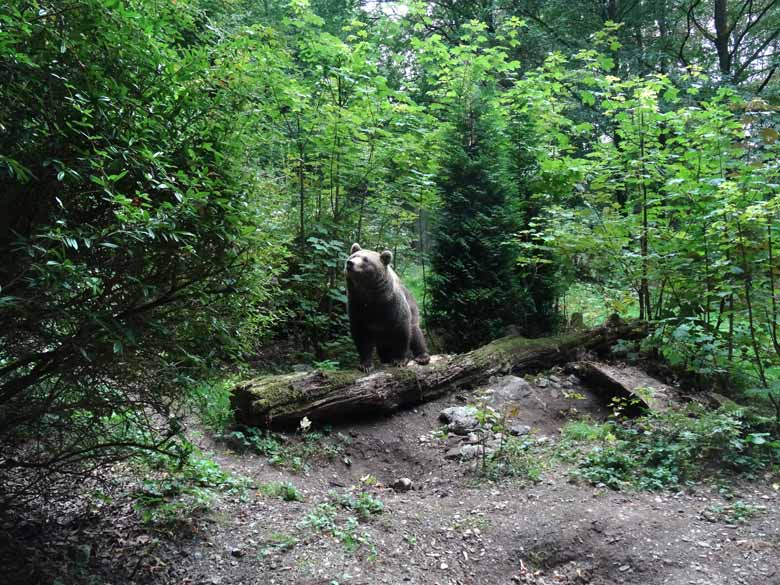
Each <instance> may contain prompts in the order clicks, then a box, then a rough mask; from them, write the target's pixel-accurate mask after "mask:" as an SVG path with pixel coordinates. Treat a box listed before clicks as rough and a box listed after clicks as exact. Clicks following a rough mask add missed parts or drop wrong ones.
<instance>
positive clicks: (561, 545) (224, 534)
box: [0, 382, 780, 585]
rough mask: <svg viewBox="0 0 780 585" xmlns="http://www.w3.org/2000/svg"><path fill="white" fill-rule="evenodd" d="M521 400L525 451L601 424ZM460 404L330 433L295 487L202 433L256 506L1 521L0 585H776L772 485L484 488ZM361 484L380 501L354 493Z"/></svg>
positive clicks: (466, 397) (778, 526)
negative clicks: (459, 451)
mask: <svg viewBox="0 0 780 585" xmlns="http://www.w3.org/2000/svg"><path fill="white" fill-rule="evenodd" d="M543 385H544V384H543ZM532 388H533V391H532V392H531V394H530V395H529V396H528V397H527V398H526V399H525V400H523V401H522V403H521V404H519V405H518V407H519V408H518V411H517V420H518V422H521V423H522V424H526V425H528V426H530V427H532V429H533V431H532V434H533V435H534V436H535V437H537V440H538V438H539V437H548V439H547V440H548V441H549V442H551V443H554V442H555V441H557V440H558V438H559V429H560V427H561V426H562V425H563V424H564V423H565V422H566V421H567V420H569V419H571V418H574V417H579V416H583V415H584V414H588V415H589V416H591V417H592V418H596V419H599V418H603V417H604V416H606V410H605V408H604V407H603V405H601V404H600V403H599V400H598V398H597V397H596V395H594V394H592V393H591V392H590V391H589V390H587V389H586V388H582V387H573V386H572V385H571V384H569V383H567V382H562V384H560V385H557V384H553V385H546V387H543V388H542V387H538V386H533V387H532ZM471 399H472V396H471V395H470V394H468V393H465V392H464V393H462V394H461V395H452V396H449V397H446V398H443V399H440V400H438V401H436V402H431V403H428V404H425V405H423V406H421V407H419V408H417V409H414V410H408V411H404V412H400V413H397V414H396V415H394V416H392V417H389V418H383V419H380V420H373V421H355V422H354V423H353V424H348V425H344V426H342V427H339V428H335V429H333V431H332V432H333V433H334V434H335V433H338V432H340V433H343V434H344V435H346V436H349V437H350V442H349V445H348V446H347V447H346V450H345V451H344V452H343V453H340V454H338V455H337V456H336V457H333V458H332V460H329V459H328V458H327V457H313V458H312V460H311V461H309V462H308V470H307V471H304V472H300V473H294V472H292V471H289V470H284V469H280V468H278V467H275V466H273V465H271V464H269V463H268V461H267V458H266V457H262V456H258V455H252V454H238V453H235V452H233V451H231V450H230V449H228V448H227V447H226V446H225V445H222V444H217V443H215V442H214V441H213V440H211V438H210V437H209V436H208V435H207V434H205V433H204V434H203V435H202V436H201V437H200V439H199V442H200V443H201V447H202V448H203V450H204V452H205V453H206V454H207V455H210V456H211V457H213V458H214V459H215V460H217V461H218V462H219V463H220V465H222V467H223V468H224V469H227V470H230V471H231V472H233V473H235V474H238V475H242V476H245V477H247V478H249V479H250V480H251V483H252V485H253V486H254V487H253V488H252V489H249V490H248V491H246V492H245V493H244V494H243V495H242V496H240V497H239V496H238V495H235V494H221V495H220V496H219V497H218V498H217V499H216V501H215V502H214V504H213V505H212V507H211V509H210V511H209V512H207V513H205V514H204V515H202V516H200V517H198V518H195V519H192V520H191V521H190V522H188V523H187V524H186V525H184V526H178V527H168V528H161V527H150V526H146V525H143V524H141V523H140V521H139V520H138V516H137V514H136V513H135V512H134V511H133V510H132V508H131V505H130V502H129V501H128V500H127V499H126V498H125V499H123V498H121V497H117V498H116V499H115V500H114V501H112V502H110V503H106V504H105V505H104V506H102V507H99V508H97V509H95V508H94V505H93V506H92V508H90V510H88V511H87V513H85V512H84V510H83V509H81V510H80V511H79V512H78V513H75V512H73V513H69V512H68V511H67V510H63V509H61V508H52V509H50V510H46V512H47V513H46V514H42V513H40V512H41V511H40V510H38V512H39V513H38V515H37V516H36V515H35V514H28V515H26V516H24V517H15V518H4V519H3V520H2V522H3V523H2V525H0V563H2V565H1V566H2V567H3V568H0V583H8V584H9V585H10V584H13V583H25V584H26V583H30V584H33V583H62V584H63V585H64V584H67V583H71V582H73V583H96V584H97V583H112V584H113V583H138V584H141V583H144V584H145V583H149V584H162V583H166V584H167V583H180V584H193V585H195V584H204V585H337V584H338V585H345V584H353V585H359V584H361V585H362V584H365V585H369V584H388V585H390V584H392V585H403V584H407V583H408V584H413V585H468V584H485V585H488V584H489V585H502V584H507V585H510V584H513V583H529V584H536V585H548V584H562V585H608V584H610V585H611V584H626V585H629V584H630V585H656V584H657V585H661V584H669V585H694V584H695V585H699V584H700V585H737V584H740V585H772V584H780V554H778V553H780V508H779V507H778V505H777V503H778V498H779V495H778V491H777V489H776V484H774V483H773V482H774V481H775V479H776V478H774V477H772V476H769V475H767V476H764V477H762V478H760V479H757V480H754V481H746V480H745V479H736V478H734V479H733V480H731V481H729V482H728V484H726V483H724V480H723V479H722V478H721V479H718V480H715V479H713V480H712V481H710V482H703V483H701V484H697V485H694V486H691V487H690V488H689V489H686V490H685V491H683V492H661V493H642V492H615V491H612V490H609V489H606V488H600V487H596V486H592V485H590V484H586V483H582V482H576V481H574V480H572V478H571V475H570V473H569V471H570V470H569V469H567V468H566V466H565V465H564V464H562V463H560V462H554V461H542V462H541V463H542V464H543V471H542V474H541V478H540V480H539V481H538V482H532V481H529V480H527V479H525V480H523V479H511V478H510V479H506V480H502V481H499V482H491V481H487V480H485V479H480V478H479V477H477V476H476V475H475V473H474V472H473V469H472V467H473V462H459V461H453V460H447V459H445V458H444V454H445V452H446V451H447V449H448V448H450V447H452V446H453V445H454V444H456V443H458V442H459V441H460V438H456V437H449V438H444V439H442V438H437V437H435V436H434V434H433V432H434V431H436V430H438V429H440V428H441V423H440V422H439V421H438V413H439V412H440V411H441V410H442V409H443V408H445V407H447V406H452V405H463V404H464V403H466V402H467V401H470V400H471ZM291 440H294V439H291ZM367 476H372V477H373V478H376V480H377V481H378V484H376V485H366V483H367V482H368V483H369V484H370V483H372V481H371V480H370V479H368V478H367ZM401 477H408V478H409V479H411V480H412V482H413V488H412V489H411V490H410V491H406V492H396V491H394V490H393V489H391V488H390V487H387V486H390V485H391V484H392V483H393V482H394V481H395V480H396V479H398V478H401ZM269 482H290V483H292V484H293V485H295V486H296V488H297V489H298V490H299V492H300V493H301V494H302V495H303V501H293V502H285V501H283V500H282V499H280V498H278V497H274V496H268V495H264V494H263V493H262V491H261V490H260V489H259V488H260V486H262V485H264V484H268V483H269ZM359 491H365V492H368V493H370V494H371V495H372V496H373V497H374V498H378V499H379V500H381V501H382V502H383V504H384V510H383V512H382V513H381V514H376V515H372V516H371V517H370V518H369V519H367V520H360V521H359V523H358V524H357V526H356V528H352V529H349V527H348V522H349V520H348V518H350V517H352V518H355V517H356V516H355V513H354V512H353V511H350V510H348V509H341V508H339V509H338V513H337V517H336V519H335V522H336V525H337V526H339V527H341V528H342V529H343V533H344V534H357V535H358V538H357V542H354V541H351V540H350V539H349V538H347V539H346V540H347V542H344V538H341V539H340V538H339V537H338V536H339V535H338V534H337V535H334V534H333V533H332V531H328V530H325V531H321V530H318V529H316V528H314V527H313V526H312V525H311V522H308V523H307V521H306V518H307V515H309V514H311V513H312V512H315V513H316V512H317V509H318V505H319V504H321V503H325V502H332V501H333V496H332V494H333V493H334V492H335V493H336V494H348V493H356V492H359ZM735 501H740V502H743V503H744V504H746V505H748V506H755V507H756V508H755V509H757V510H759V511H760V512H759V513H758V514H757V515H756V516H754V517H752V518H747V519H744V520H743V521H739V522H736V521H735V520H734V519H733V518H728V517H724V518H718V517H717V515H713V513H712V510H714V509H717V507H719V506H720V507H727V506H729V505H732V504H733V503H734V502H735ZM44 518H45V520H44ZM87 547H88V548H87ZM79 563H80V565H79ZM74 566H80V567H81V568H80V569H78V570H74V569H73V567H74ZM64 567H68V568H67V570H65V569H64ZM3 571H4V572H3ZM4 574H5V576H4Z"/></svg>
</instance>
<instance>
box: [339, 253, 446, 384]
mask: <svg viewBox="0 0 780 585" xmlns="http://www.w3.org/2000/svg"><path fill="white" fill-rule="evenodd" d="M392 259H393V254H392V252H390V251H389V250H385V251H384V252H382V253H381V254H379V253H377V252H374V251H373V250H363V249H361V248H360V246H359V245H358V244H353V245H352V250H351V251H350V257H349V259H348V260H347V265H346V276H347V299H348V303H347V310H348V313H349V325H350V331H351V333H352V339H353V340H354V341H355V345H356V346H357V350H358V354H359V355H360V366H361V367H362V368H363V369H364V370H368V369H370V368H371V356H372V354H373V352H374V348H375V347H376V350H377V353H378V354H379V360H380V361H381V362H382V363H391V364H396V365H399V364H402V363H404V362H405V361H406V360H407V359H408V357H409V353H410V352H411V354H412V355H413V356H414V359H415V361H416V362H417V363H420V364H427V363H428V362H429V361H430V356H429V355H428V348H427V347H426V345H425V337H424V336H423V333H422V330H421V329H420V312H419V310H418V308H417V302H416V301H415V300H414V297H413V296H412V294H411V293H410V292H409V291H408V290H406V287H404V285H403V284H401V280H400V279H399V278H398V275H397V274H396V273H395V271H394V270H393V269H392V268H391V267H390V262H392Z"/></svg>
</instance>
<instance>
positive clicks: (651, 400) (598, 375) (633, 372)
mask: <svg viewBox="0 0 780 585" xmlns="http://www.w3.org/2000/svg"><path fill="white" fill-rule="evenodd" d="M566 371H567V372H569V373H571V374H574V375H575V376H577V377H578V378H579V379H580V380H582V382H583V383H584V384H586V385H588V386H589V387H590V388H591V389H593V390H594V391H595V392H596V393H598V394H600V395H601V396H602V398H603V399H604V400H605V401H608V400H611V399H612V398H615V397H619V398H624V399H626V400H627V401H628V403H627V405H626V409H627V412H628V413H631V414H639V413H640V412H642V411H646V410H649V411H652V412H664V411H666V410H669V409H670V408H672V407H673V406H675V405H678V404H679V402H680V397H679V396H678V393H677V392H676V391H675V389H674V388H672V387H671V386H669V385H668V384H664V383H663V382H661V381H660V380H658V379H656V378H653V377H652V376H650V375H649V374H647V373H646V372H644V371H642V370H640V369H639V368H637V367H634V366H630V365H627V364H616V365H613V364H605V363H601V362H596V361H590V360H588V361H582V362H577V363H573V364H570V365H569V366H567V368H566ZM634 406H637V407H638V408H634Z"/></svg>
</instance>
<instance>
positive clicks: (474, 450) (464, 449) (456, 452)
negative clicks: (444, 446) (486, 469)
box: [444, 445, 491, 461]
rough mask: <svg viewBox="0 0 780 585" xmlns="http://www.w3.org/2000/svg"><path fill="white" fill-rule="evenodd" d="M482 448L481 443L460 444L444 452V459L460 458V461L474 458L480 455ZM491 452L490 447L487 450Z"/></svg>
mask: <svg viewBox="0 0 780 585" xmlns="http://www.w3.org/2000/svg"><path fill="white" fill-rule="evenodd" d="M483 451H484V448H483V447H482V445H461V446H460V447H453V448H452V449H450V450H449V451H447V452H446V453H445V454H444V458H445V459H460V460H461V461H468V460H470V459H476V458H477V457H482V453H483ZM487 452H488V453H490V452H491V450H490V449H488V450H487Z"/></svg>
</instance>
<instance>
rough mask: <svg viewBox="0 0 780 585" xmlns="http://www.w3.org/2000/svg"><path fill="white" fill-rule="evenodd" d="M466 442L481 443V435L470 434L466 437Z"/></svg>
mask: <svg viewBox="0 0 780 585" xmlns="http://www.w3.org/2000/svg"><path fill="white" fill-rule="evenodd" d="M465 441H466V442H467V443H479V435H478V434H477V433H469V434H468V435H466V439H465Z"/></svg>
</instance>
